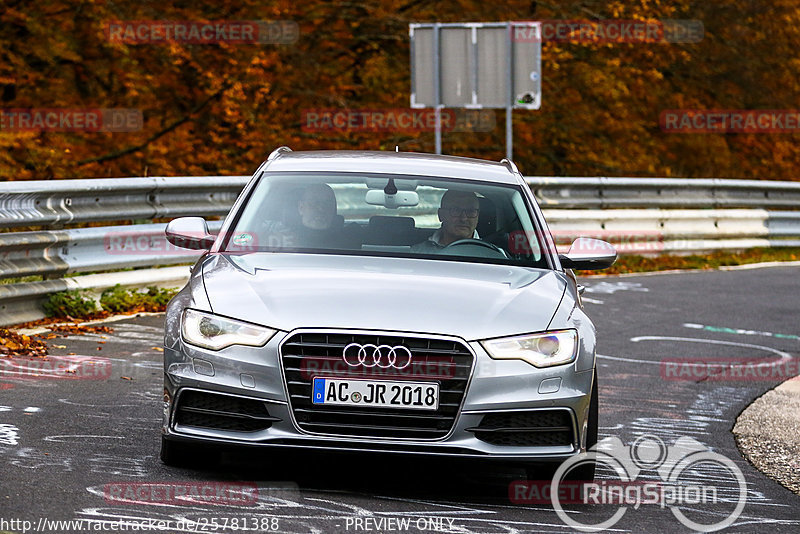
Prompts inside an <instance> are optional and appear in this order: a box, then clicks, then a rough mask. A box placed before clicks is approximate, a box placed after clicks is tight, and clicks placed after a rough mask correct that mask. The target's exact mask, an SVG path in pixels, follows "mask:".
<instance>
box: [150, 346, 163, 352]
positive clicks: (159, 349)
mask: <svg viewBox="0 0 800 534" xmlns="http://www.w3.org/2000/svg"><path fill="white" fill-rule="evenodd" d="M150 348H151V349H152V350H156V351H158V352H164V349H162V348H161V347H150Z"/></svg>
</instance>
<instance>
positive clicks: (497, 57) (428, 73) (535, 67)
mask: <svg viewBox="0 0 800 534" xmlns="http://www.w3.org/2000/svg"><path fill="white" fill-rule="evenodd" d="M409 34H410V36H411V107H436V106H439V105H441V106H445V107H466V108H506V107H508V105H509V104H511V105H512V106H513V107H515V108H524V109H539V107H540V106H541V102H542V85H541V83H542V39H541V23H539V22H486V23H481V22H465V23H454V24H452V23H447V24H437V23H431V24H411V25H410V26H409ZM437 77H438V80H439V82H438V89H437ZM437 92H438V93H439V94H438V99H437Z"/></svg>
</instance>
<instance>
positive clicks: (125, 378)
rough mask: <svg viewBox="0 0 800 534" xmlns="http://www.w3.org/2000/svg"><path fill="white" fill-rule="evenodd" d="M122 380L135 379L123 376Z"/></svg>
mask: <svg viewBox="0 0 800 534" xmlns="http://www.w3.org/2000/svg"><path fill="white" fill-rule="evenodd" d="M120 378H121V379H122V380H133V378H131V377H129V376H121V377H120Z"/></svg>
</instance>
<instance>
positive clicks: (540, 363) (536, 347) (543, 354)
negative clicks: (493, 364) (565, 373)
mask: <svg viewBox="0 0 800 534" xmlns="http://www.w3.org/2000/svg"><path fill="white" fill-rule="evenodd" d="M481 345H483V348H485V349H486V352H488V353H489V356H491V357H492V358H494V359H496V360H524V361H526V362H528V363H529V364H531V365H533V366H534V367H551V366H553V365H563V364H565V363H570V362H572V361H574V360H575V355H576V353H577V349H578V332H576V331H575V330H556V331H553V332H543V333H541V334H526V335H524V336H514V337H504V338H500V339H490V340H487V341H481Z"/></svg>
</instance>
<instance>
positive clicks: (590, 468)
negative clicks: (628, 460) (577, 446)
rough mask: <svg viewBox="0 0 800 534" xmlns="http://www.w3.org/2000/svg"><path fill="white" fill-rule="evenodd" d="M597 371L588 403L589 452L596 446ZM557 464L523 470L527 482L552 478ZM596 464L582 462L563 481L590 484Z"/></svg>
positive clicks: (587, 429) (587, 436) (535, 466)
mask: <svg viewBox="0 0 800 534" xmlns="http://www.w3.org/2000/svg"><path fill="white" fill-rule="evenodd" d="M598 389H599V388H598V383H597V370H596V369H595V371H594V383H593V385H592V396H591V400H590V401H589V420H588V421H587V423H586V449H587V450H589V449H591V448H592V447H594V446H595V445H596V444H597V427H598V412H599V407H600V406H599V405H600V402H599V396H598ZM558 465H559V464H546V465H544V466H543V465H541V464H539V465H533V466H528V467H526V468H525V471H526V475H527V477H528V480H545V479H547V478H552V477H553V475H554V474H555V472H556V470H557V469H558ZM596 466H597V463H596V462H594V461H587V462H582V463H581V464H580V465H578V466H577V467H575V468H574V469H570V470H569V472H567V473H566V475H565V476H564V480H572V481H584V482H592V481H593V480H594V475H595V470H596Z"/></svg>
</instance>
